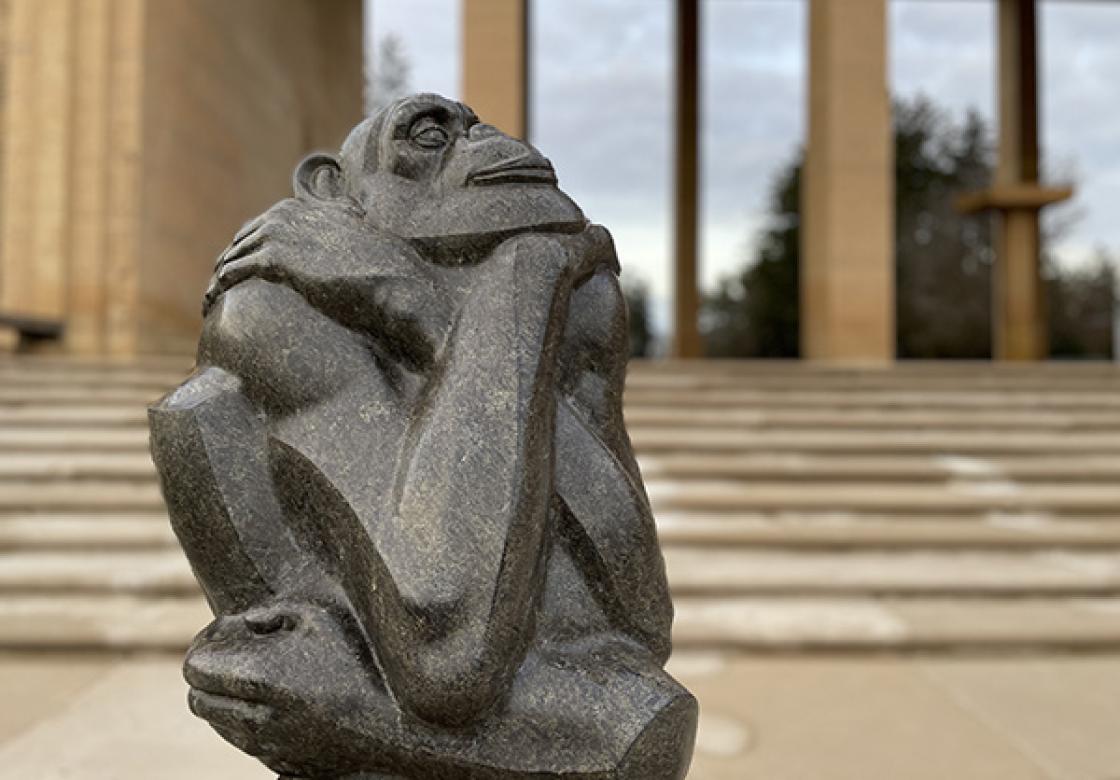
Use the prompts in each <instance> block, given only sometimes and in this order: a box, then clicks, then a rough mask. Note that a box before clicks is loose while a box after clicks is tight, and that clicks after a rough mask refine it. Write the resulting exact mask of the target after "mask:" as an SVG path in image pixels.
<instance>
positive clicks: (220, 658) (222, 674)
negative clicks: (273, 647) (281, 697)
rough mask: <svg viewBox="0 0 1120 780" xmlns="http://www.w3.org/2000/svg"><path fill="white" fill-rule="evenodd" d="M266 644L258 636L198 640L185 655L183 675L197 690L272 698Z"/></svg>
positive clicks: (247, 697) (239, 696)
mask: <svg viewBox="0 0 1120 780" xmlns="http://www.w3.org/2000/svg"><path fill="white" fill-rule="evenodd" d="M268 653H269V647H267V646H262V645H261V640H255V639H253V640H247V641H243V642H238V641H223V640H218V641H215V642H211V643H208V644H202V645H200V646H198V647H196V648H194V649H192V650H191V652H190V653H189V654H188V655H187V658H186V660H185V661H184V662H183V677H184V679H186V681H187V683H188V684H189V685H190V686H191V687H192V688H196V689H198V690H199V691H205V692H208V693H212V694H215V695H218V696H226V697H231V698H235V699H247V700H252V701H267V700H269V699H271V698H272V694H273V686H272V685H270V684H269V683H268V682H266V681H267V680H269V670H268V669H267V668H265V667H266V666H267V663H266V656H267V655H268Z"/></svg>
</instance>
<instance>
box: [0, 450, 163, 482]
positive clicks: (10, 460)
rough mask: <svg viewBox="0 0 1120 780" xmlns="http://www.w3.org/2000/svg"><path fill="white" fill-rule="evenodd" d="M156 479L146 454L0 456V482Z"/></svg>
mask: <svg viewBox="0 0 1120 780" xmlns="http://www.w3.org/2000/svg"><path fill="white" fill-rule="evenodd" d="M62 479H83V480H89V479H102V480H145V481H150V480H153V479H155V467H154V466H153V465H152V459H151V457H150V456H149V455H148V453H147V452H25V453H21V454H18V455H12V454H7V453H3V454H0V483H2V482H5V481H15V480H21V481H25V482H29V481H32V480H62Z"/></svg>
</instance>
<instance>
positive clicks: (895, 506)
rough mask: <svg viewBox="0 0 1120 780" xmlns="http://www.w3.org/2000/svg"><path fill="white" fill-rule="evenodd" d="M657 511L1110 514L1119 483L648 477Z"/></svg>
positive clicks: (1119, 502) (1119, 495) (1119, 500)
mask: <svg viewBox="0 0 1120 780" xmlns="http://www.w3.org/2000/svg"><path fill="white" fill-rule="evenodd" d="M646 487H647V490H648V491H649V496H650V500H651V502H652V503H653V505H654V506H655V507H656V508H657V510H658V511H660V512H664V511H687V510H692V511H750V510H756V511H769V512H781V511H785V512H798V511H825V512H841V513H845V512H846V513H853V514H854V513H860V512H871V513H891V512H895V513H899V514H910V515H916V516H920V515H923V514H930V513H933V514H947V513H965V514H982V513H988V512H997V511H1002V512H1052V513H1063V512H1065V513H1070V514H1103V515H1109V516H1111V515H1115V514H1116V511H1117V507H1120V484H1066V483H1060V484H1048V483H1034V484H1018V483H1014V482H1008V481H1003V480H998V479H994V480H990V481H978V480H960V481H957V482H950V483H947V484H945V485H930V484H920V483H919V484H907V483H888V484H880V485H875V484H859V483H851V482H835V483H829V482H822V481H813V482H804V481H798V482H777V481H774V482H762V481H759V482H750V483H748V482H734V481H730V480H722V481H717V480H692V481H688V482H662V481H659V480H658V481H654V480H651V481H650V482H648V483H647V486H646Z"/></svg>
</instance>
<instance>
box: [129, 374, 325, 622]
mask: <svg viewBox="0 0 1120 780" xmlns="http://www.w3.org/2000/svg"><path fill="white" fill-rule="evenodd" d="M148 415H149V422H150V425H151V447H152V460H153V461H154V462H155V464H156V468H157V470H158V471H159V476H160V483H161V485H162V488H163V494H164V498H165V499H166V501H167V507H168V511H169V513H170V516H171V524H172V526H173V528H174V529H175V533H176V535H177V536H178V537H179V541H180V542H181V544H182V546H183V549H184V551H185V552H186V554H187V558H188V559H189V560H190V562H191V566H192V568H193V569H194V572H195V575H196V576H197V577H198V580H199V582H200V583H201V585H202V589H203V591H204V592H205V594H206V597H207V599H208V600H209V601H210V605H211V607H212V608H213V610H214V612H215V613H216V614H219V615H229V614H235V613H239V612H242V611H244V610H246V609H249V608H250V607H253V606H257V605H260V604H262V603H265V602H267V601H269V600H271V599H274V598H276V597H277V596H279V595H282V594H284V593H292V592H302V591H305V590H315V589H317V588H319V587H321V584H322V579H323V578H322V575H321V574H320V573H319V570H318V567H317V565H316V563H315V561H314V560H313V559H312V558H311V557H310V556H308V555H307V554H305V553H304V552H302V551H301V550H300V548H299V547H298V546H297V545H296V544H295V542H294V541H293V539H292V536H291V534H290V532H289V531H288V529H287V528H286V527H285V524H284V521H283V513H282V511H281V508H280V505H279V503H278V502H277V500H276V497H275V495H274V494H273V490H272V482H271V476H270V474H269V470H268V449H267V439H266V437H267V430H266V427H265V424H264V422H263V421H262V419H261V418H260V416H259V414H258V412H257V410H256V409H255V408H254V407H253V405H252V404H251V403H250V402H249V401H248V399H247V398H246V397H245V396H244V394H243V393H242V392H241V381H240V380H239V379H238V378H237V377H236V376H234V375H233V374H230V373H229V372H227V371H224V370H223V369H220V368H217V367H209V368H205V369H202V370H201V371H200V372H199V373H197V374H195V375H194V376H193V377H192V378H191V379H189V380H188V381H187V382H186V383H184V384H183V385H182V386H180V387H179V388H178V389H176V390H175V391H174V392H172V393H171V394H170V395H168V396H167V397H165V398H164V399H163V400H161V401H160V402H159V403H157V404H156V405H155V406H153V407H152V408H151V409H150V410H149V413H148Z"/></svg>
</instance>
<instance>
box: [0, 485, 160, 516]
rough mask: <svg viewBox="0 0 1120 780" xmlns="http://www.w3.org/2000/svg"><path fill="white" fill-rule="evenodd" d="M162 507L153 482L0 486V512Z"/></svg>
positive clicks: (145, 510)
mask: <svg viewBox="0 0 1120 780" xmlns="http://www.w3.org/2000/svg"><path fill="white" fill-rule="evenodd" d="M163 506H164V505H163V498H162V497H161V496H160V492H159V486H158V485H157V484H156V481H155V480H154V479H145V480H143V481H119V482H104V481H91V482H87V481H79V480H57V481H50V480H44V481H40V482H33V481H26V482H25V481H13V482H0V512H17V511H31V510H34V511H39V512H50V511H57V510H64V511H65V510H74V511H81V510H85V511H87V512H113V511H118V512H160V511H161V510H162V509H163Z"/></svg>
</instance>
